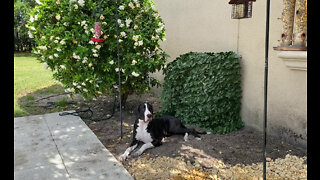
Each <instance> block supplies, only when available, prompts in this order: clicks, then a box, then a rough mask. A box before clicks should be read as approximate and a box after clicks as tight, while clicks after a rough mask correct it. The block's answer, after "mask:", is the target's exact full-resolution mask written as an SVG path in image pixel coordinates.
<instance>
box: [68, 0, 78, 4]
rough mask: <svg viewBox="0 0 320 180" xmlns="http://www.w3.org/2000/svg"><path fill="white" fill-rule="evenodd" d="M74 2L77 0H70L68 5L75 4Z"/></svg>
mask: <svg viewBox="0 0 320 180" xmlns="http://www.w3.org/2000/svg"><path fill="white" fill-rule="evenodd" d="M76 1H77V0H70V1H69V3H73V2H76Z"/></svg>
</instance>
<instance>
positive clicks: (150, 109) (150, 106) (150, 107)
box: [147, 103, 153, 114]
mask: <svg viewBox="0 0 320 180" xmlns="http://www.w3.org/2000/svg"><path fill="white" fill-rule="evenodd" d="M147 106H148V109H149V111H150V112H151V114H153V107H152V105H151V104H149V103H147Z"/></svg>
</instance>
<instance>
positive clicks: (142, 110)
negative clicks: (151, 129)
mask: <svg viewBox="0 0 320 180" xmlns="http://www.w3.org/2000/svg"><path fill="white" fill-rule="evenodd" d="M135 114H136V116H137V118H138V119H140V120H143V121H144V122H150V121H152V115H153V108H152V106H151V104H149V103H147V102H144V103H141V104H139V106H138V107H137V109H136V110H135Z"/></svg>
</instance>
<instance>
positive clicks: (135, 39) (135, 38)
mask: <svg viewBox="0 0 320 180" xmlns="http://www.w3.org/2000/svg"><path fill="white" fill-rule="evenodd" d="M139 36H140V35H133V36H132V39H133V40H134V41H138V38H139Z"/></svg>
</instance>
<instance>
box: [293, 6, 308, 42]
mask: <svg viewBox="0 0 320 180" xmlns="http://www.w3.org/2000/svg"><path fill="white" fill-rule="evenodd" d="M306 42H307V0H296V11H295V24H294V29H293V46H294V47H306Z"/></svg>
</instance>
